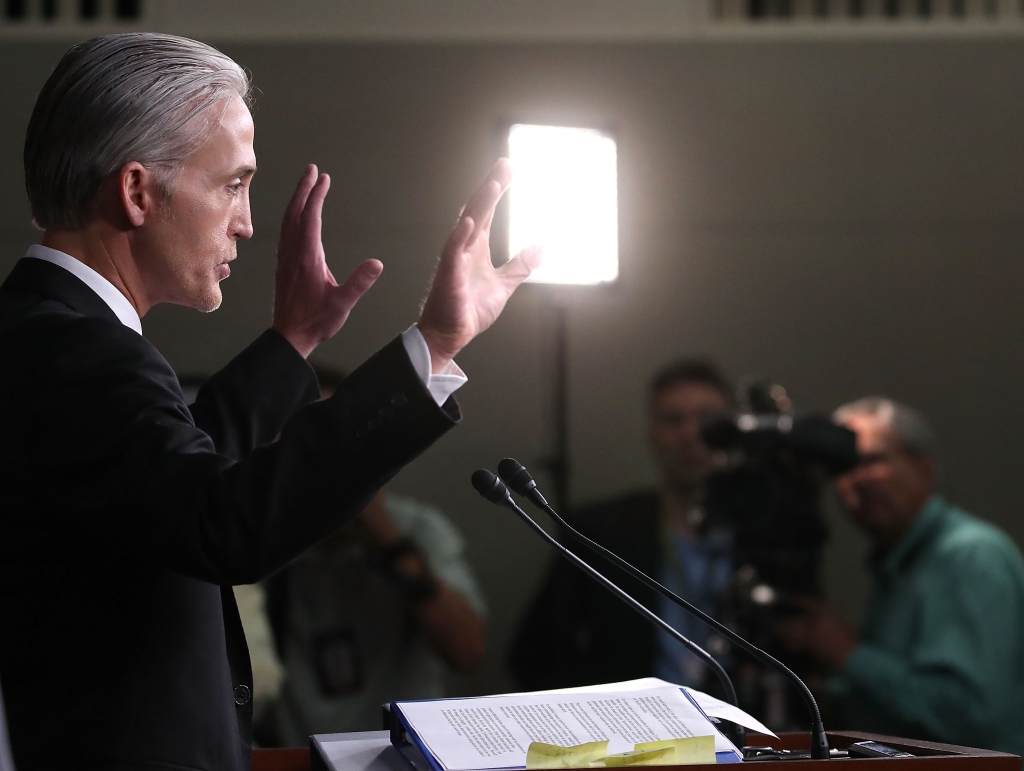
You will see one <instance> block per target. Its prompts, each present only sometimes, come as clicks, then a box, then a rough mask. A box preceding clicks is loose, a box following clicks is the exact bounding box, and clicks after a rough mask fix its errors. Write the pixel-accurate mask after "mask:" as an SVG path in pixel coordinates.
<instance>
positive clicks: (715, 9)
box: [710, 0, 1024, 28]
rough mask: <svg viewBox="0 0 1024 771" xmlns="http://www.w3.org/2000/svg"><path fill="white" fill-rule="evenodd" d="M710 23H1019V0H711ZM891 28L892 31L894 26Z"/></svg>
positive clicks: (1022, 14) (1022, 16) (1023, 13)
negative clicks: (713, 21) (712, 20)
mask: <svg viewBox="0 0 1024 771" xmlns="http://www.w3.org/2000/svg"><path fill="white" fill-rule="evenodd" d="M710 8H711V13H710V16H711V18H712V19H714V20H715V21H717V22H719V23H726V24H739V25H742V24H758V25H787V24H815V25H818V26H821V25H829V24H835V25H857V24H859V25H862V26H864V25H868V26H872V27H875V26H878V25H897V26H898V27H901V28H907V27H912V26H927V25H953V24H989V25H993V24H995V25H998V24H1012V25H1014V26H1016V25H1019V24H1021V23H1022V22H1024V3H1022V2H1021V0H710ZM894 28H895V27H894Z"/></svg>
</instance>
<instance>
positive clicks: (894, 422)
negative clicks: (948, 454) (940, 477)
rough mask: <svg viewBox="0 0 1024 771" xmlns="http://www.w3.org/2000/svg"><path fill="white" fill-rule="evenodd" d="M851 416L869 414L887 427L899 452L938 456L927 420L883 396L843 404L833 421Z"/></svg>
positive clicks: (936, 444)
mask: <svg viewBox="0 0 1024 771" xmlns="http://www.w3.org/2000/svg"><path fill="white" fill-rule="evenodd" d="M854 415H873V416H875V417H878V418H880V419H881V420H882V421H884V422H885V424H886V425H887V426H888V427H889V430H890V431H891V432H892V434H893V436H894V437H895V438H896V440H897V441H898V442H899V443H900V444H901V445H902V447H903V449H904V450H906V451H907V452H908V453H910V454H911V455H916V456H918V457H922V458H934V457H935V456H936V455H937V454H938V449H939V448H938V439H937V438H936V436H935V432H934V431H933V430H932V427H931V426H930V425H928V421H926V420H925V419H924V417H923V416H922V415H921V413H919V412H918V411H917V410H914V409H911V408H910V407H907V406H906V405H905V404H900V403H899V402H895V401H893V400H892V399H886V398H885V397H884V396H868V397H865V398H863V399H858V400H857V401H855V402H850V403H849V404H844V405H843V406H842V407H840V408H839V409H838V410H836V411H835V414H834V415H833V417H834V418H835V419H836V421H837V422H840V423H842V422H845V421H846V420H847V419H849V418H851V417H853V416H854Z"/></svg>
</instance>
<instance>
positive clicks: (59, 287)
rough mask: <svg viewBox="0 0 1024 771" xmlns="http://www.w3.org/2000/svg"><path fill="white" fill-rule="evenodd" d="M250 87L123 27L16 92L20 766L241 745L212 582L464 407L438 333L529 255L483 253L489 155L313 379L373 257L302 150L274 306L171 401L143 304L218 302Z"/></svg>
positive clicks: (8, 602)
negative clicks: (424, 252) (348, 366)
mask: <svg viewBox="0 0 1024 771" xmlns="http://www.w3.org/2000/svg"><path fill="white" fill-rule="evenodd" d="M247 95H248V82H247V79H246V77H245V75H244V73H243V72H242V70H241V69H240V68H239V67H238V65H237V64H235V63H234V62H232V61H231V60H230V59H228V58H227V57H225V56H223V55H222V54H220V53H219V52H217V51H215V50H214V49H212V48H209V47H208V46H205V45H203V44H200V43H196V42H195V41H189V40H184V39H182V38H175V37H171V36H164V35H150V34H129V35H112V36H107V37H103V38H97V39H94V40H91V41H87V42H85V43H83V44H80V45H78V46H75V47H74V48H72V49H71V50H69V51H68V53H67V54H65V56H64V58H63V59H62V60H61V62H60V63H59V64H58V66H57V68H56V69H55V71H54V73H53V74H52V75H51V77H50V78H49V80H48V81H47V83H46V85H45V86H44V88H43V90H42V92H41V93H40V96H39V99H38V101H37V103H36V107H35V110H34V112H33V115H32V118H31V121H30V124H29V128H28V132H27V139H26V146H25V172H26V188H27V191H28V194H29V199H30V202H31V205H32V213H33V217H34V219H35V221H36V223H37V224H38V225H39V226H40V227H42V228H43V229H44V234H43V239H42V244H40V245H37V246H34V247H32V249H30V251H29V255H28V256H27V257H26V258H25V259H23V260H21V261H20V262H19V263H18V264H17V265H16V266H15V268H14V270H13V271H12V272H11V274H10V275H9V276H8V278H7V280H6V281H4V283H3V285H2V287H0V361H2V362H3V369H2V371H0V425H2V426H3V431H2V433H0V501H2V502H3V503H2V508H0V619H2V622H0V680H2V682H3V684H4V689H5V694H6V697H7V709H8V721H9V727H10V736H11V744H12V747H13V751H14V755H15V758H16V760H17V762H18V766H19V768H20V769H21V771H26V770H27V769H29V770H30V769H39V768H49V767H55V766H58V765H60V766H65V765H68V764H74V765H88V766H99V767H109V768H115V767H116V768H119V769H130V768H140V769H141V768H154V767H160V768H164V769H167V768H178V769H182V768H194V769H204V770H206V771H212V770H213V769H229V770H230V771H241V770H243V769H245V768H247V767H248V766H249V763H250V744H251V723H252V676H251V671H250V667H249V659H248V653H247V650H246V645H245V639H244V635H243V633H242V628H241V625H240V622H239V619H238V613H237V609H236V607H235V604H234V598H233V595H232V592H231V585H233V584H240V583H247V582H253V581H257V580H259V579H261V578H263V577H264V576H266V575H268V574H269V573H270V572H272V571H273V570H275V569H277V568H279V567H281V566H282V565H284V564H285V563H287V562H288V561H289V560H291V559H293V558H294V557H295V556H297V555H298V554H299V553H301V552H302V551H303V550H304V549H305V548H307V547H308V546H310V545H312V544H313V543H315V542H316V541H317V540H319V539H321V538H323V537H324V536H326V535H328V534H329V533H331V532H332V531H334V530H335V529H337V528H338V527H339V526H340V525H342V524H344V523H345V522H346V521H347V520H348V519H350V518H351V517H352V516H354V515H355V514H356V513H357V512H359V511H360V510H361V509H362V508H364V506H365V505H366V503H367V502H368V501H369V500H370V498H372V496H373V495H374V494H375V493H376V491H377V490H378V489H379V488H380V486H381V485H382V484H384V482H386V481H387V480H388V479H389V478H390V477H391V476H393V475H394V474H395V473H396V472H397V470H398V469H399V468H400V467H401V466H402V465H403V464H405V463H407V462H408V461H409V460H411V459H412V458H413V457H415V456H416V455H417V454H418V453H420V452H421V451H422V450H424V449H425V448H426V447H427V446H429V445H430V444H431V443H432V442H433V441H435V440H436V439H437V438H438V437H439V436H441V435H442V434H443V433H444V432H445V431H446V430H448V429H449V428H450V427H451V426H452V425H454V424H455V423H456V422H457V421H458V420H459V411H458V406H457V404H456V403H455V401H454V399H452V398H450V394H451V392H452V391H454V389H455V388H456V387H458V385H460V384H461V382H462V381H464V379H465V378H464V376H463V375H462V373H461V370H459V369H458V367H457V366H455V365H454V356H455V354H456V353H458V351H459V350H461V348H462V347H464V346H465V345H466V344H467V343H468V342H469V341H470V340H471V339H472V338H473V337H475V336H476V335H477V334H479V333H480V332H482V331H483V330H484V329H486V328H487V327H488V326H489V325H490V324H491V323H492V322H493V321H494V319H495V318H496V317H497V316H498V314H499V313H500V312H501V310H502V308H503V307H504V304H505V302H506V300H507V299H508V297H509V295H510V294H511V293H512V291H513V290H514V289H515V287H516V286H517V285H518V284H519V283H520V282H521V281H522V280H523V279H524V278H525V277H526V276H527V275H528V274H529V272H530V269H531V267H532V266H534V265H535V264H536V255H535V253H533V252H528V253H524V254H523V255H520V256H518V257H517V258H514V259H513V260H510V261H509V262H508V263H506V264H505V265H504V266H502V267H501V268H499V269H494V268H492V266H491V262H490V254H489V249H488V235H489V228H490V222H491V216H492V214H493V211H494V207H495V205H496V203H497V200H498V199H499V198H500V196H501V194H502V192H503V191H504V189H505V188H506V187H507V185H508V182H509V177H510V173H509V170H508V166H507V163H506V162H503V161H502V162H499V163H498V164H497V165H496V166H495V167H494V169H493V170H492V172H491V174H490V175H489V177H488V179H487V180H486V181H485V182H484V184H483V185H481V187H480V188H478V190H477V191H476V193H474V195H473V197H472V198H471V199H470V201H469V203H468V204H467V205H466V207H465V210H464V212H463V215H462V216H461V218H460V220H459V222H458V224H457V225H456V227H455V229H454V231H453V232H452V235H451V236H450V238H449V239H448V242H447V243H446V244H445V246H444V249H443V251H442V254H441V259H440V261H439V263H438V267H437V271H436V273H435V276H434V279H433V282H432V286H431V289H430V291H429V294H428V296H427V299H426V301H425V303H424V306H423V310H422V313H421V316H420V319H419V322H418V324H417V325H416V326H414V327H412V328H410V329H409V330H407V331H406V332H405V333H404V334H403V335H402V336H401V337H400V338H396V339H395V340H394V342H392V343H391V344H389V345H387V346H386V347H385V348H384V349H382V350H381V351H380V352H379V353H377V354H375V355H374V356H373V357H371V359H370V360H369V361H367V362H366V363H365V364H364V365H363V366H362V367H360V368H359V369H357V370H356V371H355V372H353V373H352V375H351V376H350V377H349V378H348V379H347V380H346V382H345V383H344V385H343V386H342V387H341V388H340V389H338V391H337V392H336V393H335V395H334V396H333V397H332V398H331V399H329V400H326V401H323V402H318V403H317V402H316V398H317V395H318V389H317V383H316V378H315V376H314V375H313V372H312V370H311V368H310V367H309V366H308V365H307V363H306V361H305V357H307V356H308V355H309V353H310V352H311V351H312V350H313V349H314V348H315V347H316V345H317V344H318V343H320V342H322V341H323V340H326V339H327V338H329V337H331V336H332V335H333V334H334V333H335V332H337V331H338V329H339V328H340V327H341V326H342V324H343V323H344V321H345V319H346V318H347V316H348V313H349V311H350V310H351V308H352V307H353V306H354V305H355V303H356V301H357V300H358V299H359V297H360V296H361V295H362V294H363V293H364V292H365V291H366V290H368V289H369V288H370V286H371V285H372V284H373V282H374V280H375V279H376V277H377V276H378V275H379V274H380V272H381V270H382V267H383V266H382V265H381V264H380V263H379V262H377V261H374V260H370V261H366V262H364V263H363V264H361V265H359V266H358V267H357V268H356V269H355V271H354V272H353V273H352V275H351V276H350V277H349V278H348V279H347V280H346V281H344V282H342V283H341V284H338V283H337V282H336V281H335V280H334V277H333V276H332V275H331V272H330V270H329V269H328V268H327V265H326V262H325V256H324V252H323V248H322V245H321V241H320V217H321V208H322V205H323V200H324V197H325V195H326V194H327V189H328V186H329V179H328V178H327V176H326V175H318V174H317V170H316V168H315V167H312V166H311V167H309V168H308V169H307V172H306V174H305V175H304V176H303V178H302V180H301V181H300V183H299V185H298V188H297V190H296V193H295V196H294V197H293V199H292V201H291V203H290V204H289V206H288V209H287V211H286V213H285V217H284V224H283V226H282V230H281V240H280V245H279V249H278V268H277V278H276V297H275V305H274V317H273V323H272V327H271V329H269V330H267V332H265V333H264V334H263V335H261V336H260V337H259V338H258V339H257V340H256V341H255V342H254V343H253V344H252V345H251V346H249V347H248V348H247V349H246V350H245V351H243V352H242V353H241V354H240V355H239V356H238V357H237V358H236V359H234V360H233V361H232V362H231V363H230V364H228V365H227V367H225V368H224V369H223V370H222V371H221V372H219V373H217V374H216V375H214V376H213V377H212V378H211V379H210V381H209V382H208V383H207V385H205V386H204V387H203V389H202V390H201V391H200V393H199V395H198V397H197V399H196V401H195V404H194V405H191V406H189V405H186V404H185V401H184V399H183V397H182V393H181V389H180V387H179V384H178V381H177V378H176V377H175V374H174V372H173V371H172V370H171V368H170V367H169V366H168V364H167V362H166V361H165V360H164V359H163V358H162V357H161V356H160V354H159V353H158V352H157V351H156V349H154V348H153V347H152V346H151V345H150V344H149V343H148V342H147V341H146V340H145V339H144V338H143V337H142V335H141V318H142V317H144V316H145V314H146V312H147V311H148V310H149V309H150V308H152V307H153V306H155V305H157V304H159V303H175V304H179V305H185V306H188V307H192V308H197V309H200V310H204V311H209V310H213V309H215V308H216V307H217V306H218V305H219V304H220V300H221V293H220V287H219V283H220V281H221V280H223V279H224V278H226V277H227V276H228V275H229V274H230V267H229V263H230V262H231V261H232V260H233V259H234V258H235V244H236V242H237V240H238V239H244V238H248V237H250V236H251V234H252V224H251V219H250V213H249V198H248V190H249V184H250V182H251V179H252V176H253V173H254V172H255V168H256V160H255V156H254V153H253V123H252V118H251V116H250V114H249V110H248V109H247V105H246V98H247ZM279 433H280V439H279V441H276V442H273V441H272V440H273V438H274V437H275V436H276V435H278V434H279Z"/></svg>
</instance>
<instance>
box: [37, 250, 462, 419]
mask: <svg viewBox="0 0 1024 771" xmlns="http://www.w3.org/2000/svg"><path fill="white" fill-rule="evenodd" d="M25 256H26V257H32V258H34V259H37V260H43V261H45V262H49V263H52V264H54V265H59V266H60V267H62V268H64V270H66V271H68V272H69V273H71V274H73V275H74V276H75V277H76V278H78V279H80V280H81V281H82V282H84V283H85V285H86V286H88V287H89V288H90V289H91V290H92V291H94V292H95V293H96V294H98V295H99V296H100V299H101V300H103V302H105V303H106V304H107V305H108V306H109V307H110V310H112V311H113V312H114V315H116V316H117V318H118V319H120V320H121V323H122V324H124V325H125V326H126V327H128V328H129V329H133V330H135V331H136V332H137V333H138V334H140V335H141V334H142V319H140V318H139V314H138V312H137V311H136V310H135V306H133V305H132V304H131V303H130V302H128V298H127V297H125V296H124V295H123V294H121V292H120V290H119V289H118V288H117V287H116V286H114V285H113V284H111V283H110V282H109V281H107V280H106V279H105V278H103V276H101V275H100V274H99V273H97V272H96V271H95V270H93V269H92V268H90V267H89V266H88V265H86V264H85V263H84V262H82V261H81V260H76V259H75V258H74V257H72V256H71V255H70V254H65V253H64V252H59V251H57V250H56V249H51V248H50V247H48V246H43V245H42V244H34V245H32V246H30V247H29V248H28V254H26V255H25ZM402 344H403V345H404V346H405V351H406V353H407V354H408V355H409V361H411V362H412V366H413V369H415V370H416V374H417V375H419V378H420V380H421V381H423V384H424V385H426V387H427V390H428V391H429V392H430V395H431V396H432V397H434V401H435V402H437V404H438V406H440V405H442V404H444V403H445V402H446V401H447V400H448V397H449V396H451V395H452V394H453V393H455V391H457V390H458V389H459V388H461V387H462V386H463V384H465V382H466V380H467V378H466V373H464V372H463V371H462V369H461V368H460V367H459V365H458V364H456V363H455V362H454V361H452V362H449V364H448V366H447V367H445V369H444V371H443V372H440V373H438V374H436V375H435V374H433V373H432V372H431V366H430V349H429V348H427V341H426V340H424V339H423V333H422V332H420V330H419V327H417V326H416V325H415V324H413V325H412V326H411V327H409V328H408V329H407V330H405V332H403V333H402Z"/></svg>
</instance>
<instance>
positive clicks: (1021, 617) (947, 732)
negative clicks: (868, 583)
mask: <svg viewBox="0 0 1024 771" xmlns="http://www.w3.org/2000/svg"><path fill="white" fill-rule="evenodd" d="M872 572H873V574H874V590H873V593H872V597H871V602H870V605H869V608H868V612H867V614H866V616H865V618H864V622H863V624H862V626H861V631H860V643H859V644H858V645H857V647H855V648H854V649H853V651H852V652H851V653H850V655H849V657H848V658H847V660H846V666H845V668H844V669H843V672H842V674H841V675H840V676H839V678H837V680H836V682H835V684H834V694H835V696H836V697H837V699H836V701H837V706H838V707H839V719H840V720H841V722H842V725H843V726H844V727H854V726H855V727H856V728H858V729H860V730H864V731H872V732H875V733H885V734H890V735H895V736H911V737H922V738H930V739H934V740H941V741H947V742H950V743H953V744H966V745H972V746H982V747H986V748H991V749H997V750H1003V751H1005V752H1013V753H1016V754H1024V721H1022V720H1021V715H1022V714H1024V561H1022V560H1021V556H1020V553H1019V552H1018V551H1017V547H1016V546H1014V544H1013V542H1012V541H1010V539H1009V538H1008V537H1007V536H1006V534H1005V533H1003V532H1002V531H1000V530H999V529H998V528H995V527H993V526H992V525H989V524H987V523H985V522H982V521H981V520H979V519H976V518H975V517H972V516H971V515H969V514H967V513H966V512H965V511H963V510H961V509H959V508H956V507H955V506H951V505H950V504H948V503H946V502H945V501H944V500H943V499H942V498H940V497H938V496H933V497H932V498H931V499H929V501H928V503H927V504H925V507H924V509H923V510H922V512H921V514H920V515H919V516H918V518H917V521H916V522H914V524H913V526H912V527H911V529H910V531H909V532H908V533H907V534H906V535H905V536H904V537H903V539H902V540H901V541H900V542H899V544H898V545H897V546H896V548H895V549H893V550H892V551H891V552H889V553H888V554H886V555H885V556H884V557H883V558H881V559H876V560H874V561H873V564H872Z"/></svg>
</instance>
